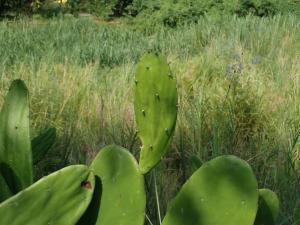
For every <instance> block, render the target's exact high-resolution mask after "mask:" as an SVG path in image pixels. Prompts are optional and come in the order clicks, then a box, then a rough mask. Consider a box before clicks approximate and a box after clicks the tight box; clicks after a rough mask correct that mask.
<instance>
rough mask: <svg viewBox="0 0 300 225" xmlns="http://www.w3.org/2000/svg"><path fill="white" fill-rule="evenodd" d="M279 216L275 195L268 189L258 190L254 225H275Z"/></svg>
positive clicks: (277, 201)
mask: <svg viewBox="0 0 300 225" xmlns="http://www.w3.org/2000/svg"><path fill="white" fill-rule="evenodd" d="M278 214H279V200H278V197H277V195H276V194H275V193H274V192H273V191H271V190H269V189H260V190H259V205H258V211H257V215H256V219H255V223H254V225H276V224H277V223H276V220H277V217H278Z"/></svg>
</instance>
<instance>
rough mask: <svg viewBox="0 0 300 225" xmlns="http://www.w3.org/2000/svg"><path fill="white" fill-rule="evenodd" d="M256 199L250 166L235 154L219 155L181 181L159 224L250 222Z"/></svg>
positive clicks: (236, 224)
mask: <svg viewBox="0 0 300 225" xmlns="http://www.w3.org/2000/svg"><path fill="white" fill-rule="evenodd" d="M257 202H258V191H257V181H256V179H255V176H254V174H253V172H252V169H251V167H250V166H249V165H248V164H247V163H246V162H245V161H243V160H241V159H239V158H237V157H235V156H221V157H217V158H215V159H213V160H211V161H210V162H207V163H205V164H203V166H202V167H201V168H200V169H198V170H197V171H196V172H195V173H194V174H193V175H192V177H191V178H190V179H189V180H188V181H187V182H186V183H185V184H184V186H183V187H182V189H181V191H180V192H179V194H178V195H177V196H176V197H175V199H174V200H173V201H172V202H171V205H170V207H169V209H168V212H167V215H166V217H165V218H164V220H163V222H162V225H224V224H226V225H253V223H254V220H255V215H256V211H257Z"/></svg>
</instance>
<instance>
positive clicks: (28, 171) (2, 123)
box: [0, 80, 32, 192]
mask: <svg viewBox="0 0 300 225" xmlns="http://www.w3.org/2000/svg"><path fill="white" fill-rule="evenodd" d="M3 166H4V167H5V168H4V169H3ZM0 167H1V168H0V169H1V172H2V175H3V177H4V178H8V177H11V174H13V177H14V178H16V180H15V181H14V183H15V184H16V185H17V187H13V188H14V189H15V191H16V192H18V191H20V190H22V189H24V188H26V187H28V186H29V185H31V184H32V159H31V144H30V136H29V101H28V90H27V88H26V86H25V84H24V82H23V81H21V80H15V81H13V82H12V84H11V86H10V89H9V92H8V94H7V96H6V98H5V102H4V105H3V108H2V111H1V114H0ZM7 168H9V170H12V173H10V174H5V173H6V172H7V171H9V170H6V169H7Z"/></svg>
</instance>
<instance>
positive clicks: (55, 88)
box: [0, 15, 300, 225]
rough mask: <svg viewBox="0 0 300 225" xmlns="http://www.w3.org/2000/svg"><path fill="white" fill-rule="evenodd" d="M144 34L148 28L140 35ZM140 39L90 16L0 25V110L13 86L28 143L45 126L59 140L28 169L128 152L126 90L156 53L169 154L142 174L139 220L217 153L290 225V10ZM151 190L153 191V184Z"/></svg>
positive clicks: (293, 122)
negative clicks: (162, 75)
mask: <svg viewBox="0 0 300 225" xmlns="http://www.w3.org/2000/svg"><path fill="white" fill-rule="evenodd" d="M149 29H150V28H149ZM151 29H152V30H154V31H155V32H151V33H150V34H145V33H143V32H140V31H139V30H136V29H135V27H130V26H125V25H122V23H121V24H113V25H106V24H102V23H99V22H97V21H94V20H91V19H72V18H69V19H67V18H65V19H55V20H47V21H43V20H37V21H36V20H22V21H16V22H9V21H4V22H1V23H0V46H1V47H0V105H2V103H3V97H4V95H5V93H6V91H7V89H8V86H9V83H10V82H11V80H12V79H15V78H22V79H24V80H25V81H26V83H27V85H28V87H29V91H30V93H31V96H30V101H31V121H32V125H31V126H32V136H34V135H36V134H37V133H38V132H39V131H40V130H41V129H43V128H44V127H47V126H55V127H57V128H58V134H59V138H58V141H57V143H56V146H55V147H54V149H53V151H52V152H51V153H50V154H49V155H48V157H47V159H45V160H44V161H43V162H41V163H40V165H39V166H38V171H40V174H38V176H42V175H43V174H44V173H47V172H49V171H52V170H55V169H57V168H60V167H62V166H64V165H66V164H70V163H75V162H81V163H89V162H90V161H91V160H92V158H93V157H94V156H95V154H96V153H97V152H98V151H99V149H100V148H101V147H102V146H104V145H106V144H110V143H116V144H119V145H122V146H125V147H127V148H130V151H132V152H133V153H134V154H135V155H136V156H137V157H138V148H139V144H140V143H139V141H138V140H136V139H135V124H134V113H133V96H132V84H133V75H134V69H135V63H136V62H137V60H138V58H139V57H140V56H141V55H142V54H143V53H144V52H145V51H147V50H156V51H160V52H162V53H163V54H165V55H167V57H168V60H169V62H170V66H171V68H172V70H173V71H174V74H176V75H177V80H178V89H179V105H180V107H179V118H178V124H177V129H176V134H175V137H174V140H173V143H172V146H171V151H170V152H169V154H168V156H167V157H166V159H165V160H163V162H162V163H161V164H160V165H159V166H158V167H157V168H156V171H155V173H156V178H157V179H156V182H154V181H155V179H154V176H155V174H154V173H150V174H149V175H148V177H147V191H148V196H149V202H148V207H147V215H148V217H149V218H150V220H151V221H152V223H153V224H159V223H158V216H157V215H158V213H157V210H156V206H157V202H156V198H155V193H156V192H155V190H158V197H159V204H160V209H161V214H162V215H164V213H165V211H166V206H167V202H169V201H170V199H171V198H172V197H173V196H174V195H175V193H176V192H177V191H178V189H179V188H180V186H181V185H182V184H183V183H184V181H185V180H186V179H187V178H188V177H189V176H190V175H191V173H192V172H193V170H194V168H193V167H192V166H191V163H190V157H191V156H194V155H196V156H198V157H199V158H200V159H201V160H202V161H203V162H204V161H206V160H209V159H211V158H213V157H215V156H218V155H220V154H235V155H238V156H240V157H242V158H243V159H245V160H247V161H248V162H249V163H250V164H251V165H252V167H253V168H254V172H255V173H256V175H257V176H258V178H259V184H260V187H269V188H272V189H274V190H276V192H277V193H278V195H279V197H280V199H281V203H282V205H281V209H282V210H281V216H280V217H281V218H280V223H279V224H280V225H284V224H286V225H290V224H293V223H294V221H293V217H292V212H293V209H294V206H295V204H296V202H297V201H299V200H300V192H299V187H300V179H299V178H300V176H299V174H300V171H299V169H300V167H299V163H298V162H299V160H300V157H299V153H300V150H299V147H300V145H299V144H298V142H299V141H298V138H299V133H300V104H299V103H300V64H299V59H300V55H299V49H300V43H299V40H300V32H299V20H298V19H297V17H295V16H293V15H289V16H275V17H273V18H263V19H261V18H255V17H251V16H249V17H246V18H236V17H219V18H217V17H206V18H203V20H201V21H199V23H198V24H195V25H190V26H184V27H180V28H178V29H175V30H172V29H166V28H161V27H156V28H151ZM155 183H156V185H155Z"/></svg>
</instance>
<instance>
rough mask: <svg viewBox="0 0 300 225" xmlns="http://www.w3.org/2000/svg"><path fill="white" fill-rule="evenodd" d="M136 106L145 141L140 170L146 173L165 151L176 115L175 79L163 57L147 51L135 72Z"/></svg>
mask: <svg viewBox="0 0 300 225" xmlns="http://www.w3.org/2000/svg"><path fill="white" fill-rule="evenodd" d="M134 108H135V117H136V123H137V129H138V131H137V132H138V136H139V137H140V139H141V141H142V143H143V146H142V147H141V154H140V170H141V172H142V173H143V174H145V173H147V172H148V171H149V170H150V169H151V168H153V167H154V166H155V165H156V164H157V163H158V162H159V161H160V160H161V158H162V157H163V156H164V155H165V153H166V151H167V149H168V146H169V144H170V140H171V137H172V135H173V132H174V129H175V124H176V118H177V89H176V79H175V77H174V76H173V75H172V73H171V71H170V68H169V66H168V64H167V61H166V59H165V58H164V57H162V56H159V55H156V54H153V53H147V54H145V55H144V56H143V57H142V58H141V60H140V62H139V64H138V66H137V70H136V76H135V88H134Z"/></svg>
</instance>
